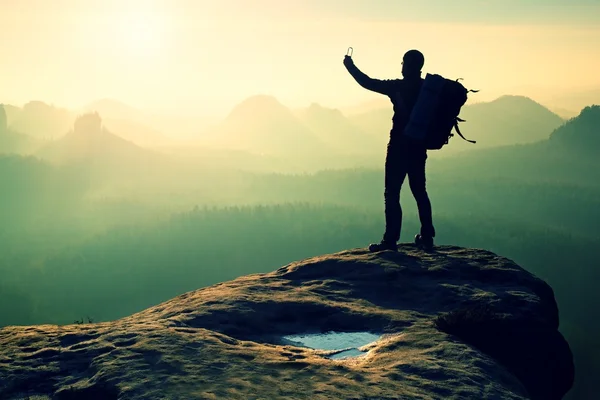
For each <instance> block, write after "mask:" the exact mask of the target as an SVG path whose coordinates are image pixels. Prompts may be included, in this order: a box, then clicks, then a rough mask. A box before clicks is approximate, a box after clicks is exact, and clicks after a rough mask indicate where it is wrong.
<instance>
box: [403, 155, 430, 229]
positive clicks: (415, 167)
mask: <svg viewBox="0 0 600 400" xmlns="http://www.w3.org/2000/svg"><path fill="white" fill-rule="evenodd" d="M426 160H427V156H426V155H425V156H424V157H418V158H415V159H413V160H411V161H412V162H411V165H410V168H409V171H408V181H409V185H410V190H411V192H412V194H413V196H414V197H415V200H416V202H417V207H418V209H419V219H420V221H421V236H422V237H423V238H424V239H427V240H428V239H432V238H434V237H435V228H434V227H433V215H432V210H431V201H430V200H429V195H428V194H427V189H426V187H425V181H426V179H425V163H426Z"/></svg>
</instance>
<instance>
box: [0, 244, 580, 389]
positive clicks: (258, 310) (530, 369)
mask: <svg viewBox="0 0 600 400" xmlns="http://www.w3.org/2000/svg"><path fill="white" fill-rule="evenodd" d="M250 256H251V255H249V257H250ZM558 324H559V320H558V308H557V305H556V302H555V299H554V295H553V292H552V289H551V288H550V287H549V286H548V285H547V284H546V283H545V282H543V281H542V280H540V279H538V278H536V277H535V276H533V275H532V274H530V273H528V272H527V271H525V270H523V269H522V268H521V267H519V266H518V265H516V264H515V263H514V262H512V261H510V260H508V259H506V258H503V257H500V256H497V255H495V254H493V253H490V252H488V251H484V250H477V249H465V248H459V247H453V246H440V247H438V248H437V249H436V250H435V251H434V252H432V253H425V252H422V251H420V250H418V249H416V248H415V247H413V246H411V245H402V246H401V248H400V251H399V252H398V253H392V252H382V253H378V254H371V253H369V252H368V251H366V250H365V249H354V250H348V251H344V252H340V253H337V254H331V255H325V256H321V257H314V258H310V259H307V260H303V261H299V262H295V263H291V264H289V265H286V266H284V267H282V268H280V269H278V270H276V271H274V272H271V273H268V274H256V275H249V276H243V277H240V278H238V279H236V280H233V281H230V282H224V283H221V284H218V285H214V286H211V287H207V288H203V289H199V290H196V291H192V292H189V293H185V294H182V295H181V296H178V297H176V298H174V299H172V300H170V301H167V302H165V303H162V304H159V305H157V306H155V307H151V308H149V309H147V310H145V311H142V312H140V313H137V314H134V315H131V316H129V317H127V318H123V319H120V320H117V321H112V322H104V323H97V324H83V325H69V326H54V325H39V326H29V327H26V326H23V327H6V328H4V329H0V398H2V399H9V400H16V399H24V398H28V397H27V396H29V398H30V399H58V400H64V399H104V400H116V399H356V400H359V399H528V398H532V399H545V400H548V399H550V400H551V399H560V398H562V396H563V395H564V394H565V393H566V392H567V391H568V390H569V389H570V387H571V386H572V383H573V360H572V355H571V352H570V349H569V346H568V344H567V343H566V341H565V340H564V338H563V337H562V335H560V333H559V332H558V330H557V329H558ZM328 331H336V332H374V333H380V334H382V335H383V336H382V338H381V339H380V340H379V341H377V342H375V343H373V344H371V345H369V346H367V348H363V349H362V350H364V351H366V353H365V355H363V356H361V357H356V358H347V359H342V360H332V359H328V358H326V357H324V355H325V354H326V352H325V351H320V350H315V349H309V348H304V347H297V346H291V345H287V344H284V343H283V342H282V340H281V337H282V336H283V335H289V334H299V333H310V332H328ZM447 332H450V333H447Z"/></svg>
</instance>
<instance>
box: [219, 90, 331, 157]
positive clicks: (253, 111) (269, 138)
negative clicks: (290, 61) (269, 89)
mask: <svg viewBox="0 0 600 400" xmlns="http://www.w3.org/2000/svg"><path fill="white" fill-rule="evenodd" d="M213 140H215V142H216V143H218V144H221V145H224V146H228V147H231V148H234V149H238V150H246V151H251V152H255V153H265V154H290V155H308V154H321V153H323V152H324V151H325V149H326V147H327V146H326V145H325V144H324V143H323V142H322V141H321V140H319V139H318V138H317V137H316V136H315V135H314V133H313V132H311V131H310V129H308V128H307V127H306V126H305V125H304V124H303V123H302V122H301V121H300V120H299V119H298V118H297V117H296V116H295V115H294V114H293V113H292V111H291V110H290V109H288V108H287V107H286V106H284V105H283V104H281V103H280V102H279V100H277V99H276V98H275V97H273V96H267V95H256V96H252V97H249V98H247V99H245V100H244V101H242V102H241V103H239V104H238V105H236V106H235V107H234V108H233V109H232V111H231V112H230V113H229V115H228V116H227V117H226V118H225V120H224V121H223V122H222V123H221V124H220V125H219V126H218V127H217V128H216V132H215V134H214V136H213Z"/></svg>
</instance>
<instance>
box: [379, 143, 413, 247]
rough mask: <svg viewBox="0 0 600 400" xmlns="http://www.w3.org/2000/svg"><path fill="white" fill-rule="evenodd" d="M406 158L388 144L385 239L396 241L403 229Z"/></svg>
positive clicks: (386, 240) (385, 240) (391, 241)
mask: <svg viewBox="0 0 600 400" xmlns="http://www.w3.org/2000/svg"><path fill="white" fill-rule="evenodd" d="M405 161H406V160H405V159H404V157H402V155H401V154H398V152H397V151H396V150H395V149H394V148H392V147H390V146H388V152H387V156H386V160H385V191H384V200H385V233H384V235H383V241H384V242H388V243H394V244H395V243H396V242H398V240H400V231H401V229H402V208H401V206H400V188H401V187H402V183H403V182H404V178H405V177H406V173H407V171H406V162H405Z"/></svg>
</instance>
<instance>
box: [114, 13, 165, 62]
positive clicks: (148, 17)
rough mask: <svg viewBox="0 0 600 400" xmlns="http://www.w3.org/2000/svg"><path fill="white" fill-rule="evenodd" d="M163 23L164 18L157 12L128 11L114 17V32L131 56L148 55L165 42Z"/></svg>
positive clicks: (154, 52)
mask: <svg viewBox="0 0 600 400" xmlns="http://www.w3.org/2000/svg"><path fill="white" fill-rule="evenodd" d="M165 25H166V21H165V19H164V18H161V17H160V15H158V14H157V13H153V12H136V13H128V14H125V15H122V16H119V17H118V18H116V21H115V32H114V34H115V36H116V37H117V40H118V41H119V42H118V43H119V45H120V46H122V48H123V50H124V51H126V52H128V53H130V55H131V56H150V55H153V54H156V53H157V52H158V51H160V50H162V49H163V48H164V46H165V44H166V26H165Z"/></svg>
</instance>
